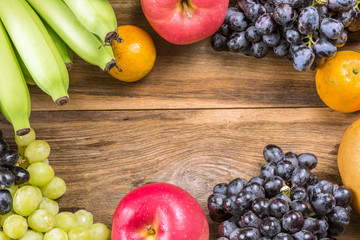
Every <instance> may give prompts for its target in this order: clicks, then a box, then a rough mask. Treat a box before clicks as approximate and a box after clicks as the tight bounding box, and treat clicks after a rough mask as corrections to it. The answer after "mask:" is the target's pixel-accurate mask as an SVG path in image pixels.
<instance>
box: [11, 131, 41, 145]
mask: <svg viewBox="0 0 360 240" xmlns="http://www.w3.org/2000/svg"><path fill="white" fill-rule="evenodd" d="M35 138H36V134H35V131H34V129H32V128H30V132H29V133H28V134H26V135H24V136H18V135H15V142H16V144H17V145H18V146H21V147H26V146H29V145H30V143H32V142H33V141H35Z"/></svg>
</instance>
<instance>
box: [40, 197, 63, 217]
mask: <svg viewBox="0 0 360 240" xmlns="http://www.w3.org/2000/svg"><path fill="white" fill-rule="evenodd" d="M39 209H44V210H46V211H48V212H49V213H50V214H51V215H53V216H56V215H57V214H58V213H59V204H58V203H57V202H55V201H54V200H51V199H49V198H43V199H42V200H41V202H40V205H39Z"/></svg>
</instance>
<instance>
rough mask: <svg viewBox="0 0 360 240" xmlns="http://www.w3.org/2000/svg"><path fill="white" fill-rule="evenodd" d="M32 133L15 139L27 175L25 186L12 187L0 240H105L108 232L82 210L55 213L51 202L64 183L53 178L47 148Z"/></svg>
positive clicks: (56, 209) (0, 222) (1, 220)
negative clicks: (9, 205) (11, 202)
mask: <svg viewBox="0 0 360 240" xmlns="http://www.w3.org/2000/svg"><path fill="white" fill-rule="evenodd" d="M35 138H36V134H35V131H34V130H33V129H31V131H30V132H29V133H28V134H27V135H25V136H21V137H19V136H15V141H16V143H17V145H18V152H19V154H20V156H21V159H20V160H19V162H18V165H19V166H21V167H23V168H26V169H27V171H28V172H29V174H30V180H29V182H27V183H25V184H22V185H20V186H18V185H13V186H12V187H11V188H9V189H8V190H9V191H10V193H11V195H12V197H13V205H12V209H11V211H10V212H9V213H7V214H4V215H1V216H0V225H1V230H0V240H10V239H19V240H108V239H110V230H109V229H108V228H107V226H106V225H105V224H102V223H94V220H93V215H92V214H91V213H90V212H88V211H86V210H79V211H77V212H75V213H71V212H59V205H58V203H57V202H56V201H55V200H56V199H58V198H60V197H61V196H62V195H63V194H64V193H65V191H66V183H65V181H64V180H63V179H61V178H60V177H57V176H55V172H54V169H53V168H52V167H51V166H50V164H49V160H48V158H49V155H50V146H49V144H48V143H47V142H45V141H41V140H35Z"/></svg>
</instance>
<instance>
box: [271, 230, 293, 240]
mask: <svg viewBox="0 0 360 240" xmlns="http://www.w3.org/2000/svg"><path fill="white" fill-rule="evenodd" d="M272 240H293V238H292V237H291V235H290V234H287V233H283V232H281V233H278V234H277V235H276V236H275V237H274V238H273V239H272Z"/></svg>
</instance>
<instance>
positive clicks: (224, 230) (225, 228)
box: [218, 220, 237, 237]
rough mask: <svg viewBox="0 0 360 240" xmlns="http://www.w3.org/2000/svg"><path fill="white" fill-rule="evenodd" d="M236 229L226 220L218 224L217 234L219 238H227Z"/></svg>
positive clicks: (233, 224) (234, 225)
mask: <svg viewBox="0 0 360 240" xmlns="http://www.w3.org/2000/svg"><path fill="white" fill-rule="evenodd" d="M236 228H237V226H236V224H235V223H233V222H230V221H228V220H226V221H224V222H222V223H221V224H220V226H219V228H218V234H219V236H220V237H229V236H230V234H231V233H232V232H233V231H234V230H235V229H236Z"/></svg>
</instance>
